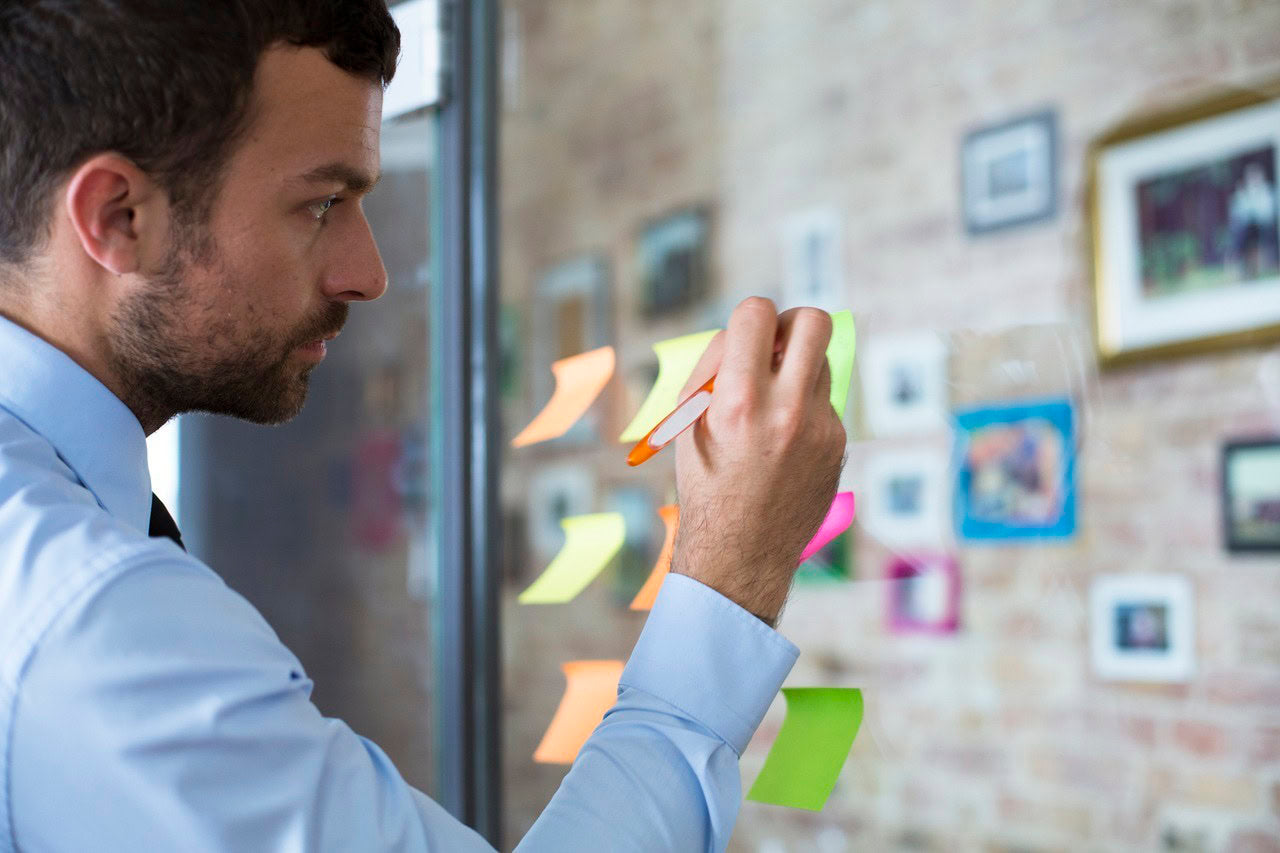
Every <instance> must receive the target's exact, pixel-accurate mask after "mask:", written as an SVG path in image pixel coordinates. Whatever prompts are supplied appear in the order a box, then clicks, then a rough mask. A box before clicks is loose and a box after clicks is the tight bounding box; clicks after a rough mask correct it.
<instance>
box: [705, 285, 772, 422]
mask: <svg viewBox="0 0 1280 853" xmlns="http://www.w3.org/2000/svg"><path fill="white" fill-rule="evenodd" d="M777 334H778V312H777V309H776V308H775V307H774V305H773V302H771V301H770V300H768V299H764V298H763V297H760V296H751V297H748V298H747V299H744V300H743V301H742V302H741V303H739V304H738V307H737V308H735V309H733V314H731V315H730V316H729V328H728V331H727V332H726V334H725V338H724V358H723V360H722V361H721V363H720V375H719V378H717V379H716V390H717V391H729V392H730V393H732V394H738V393H745V394H746V395H748V396H750V397H752V398H757V399H758V398H760V397H761V396H762V395H763V394H764V392H765V390H766V388H767V385H768V382H769V380H770V379H771V378H772V375H773V345H774V341H775V340H777ZM704 381H705V380H704ZM694 387H695V388H696V387H697V386H696V385H695V386H694Z"/></svg>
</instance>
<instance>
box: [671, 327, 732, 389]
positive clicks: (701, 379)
mask: <svg viewBox="0 0 1280 853" xmlns="http://www.w3.org/2000/svg"><path fill="white" fill-rule="evenodd" d="M723 360H724V332H717V333H716V334H715V337H713V338H712V339H711V343H709V344H707V348H706V349H705V350H703V351H702V357H701V358H699V359H698V363H697V364H695V365H694V367H693V372H692V373H690V374H689V380H688V381H687V382H685V383H684V388H683V389H682V390H681V391H680V399H681V400H684V399H685V398H686V397H688V396H689V395H690V394H692V393H693V392H694V391H696V390H697V389H699V388H701V387H702V386H703V385H704V384H706V381H707V380H708V379H710V378H711V377H712V376H715V375H716V373H717V372H719V370H720V363H721V362H722V361H723Z"/></svg>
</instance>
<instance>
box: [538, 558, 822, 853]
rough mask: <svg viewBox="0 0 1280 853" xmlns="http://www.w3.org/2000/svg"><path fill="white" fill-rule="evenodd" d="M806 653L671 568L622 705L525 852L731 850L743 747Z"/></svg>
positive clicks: (632, 663) (628, 672)
mask: <svg viewBox="0 0 1280 853" xmlns="http://www.w3.org/2000/svg"><path fill="white" fill-rule="evenodd" d="M798 654H799V653H798V651H797V649H796V647H795V646H794V645H792V644H791V643H789V642H788V641H787V640H785V639H784V638H783V637H782V635H780V634H778V633H777V632H776V631H774V630H772V629H771V628H769V627H768V626H767V625H765V624H764V623H763V622H761V621H760V620H759V619H757V618H756V617H755V616H753V615H751V614H750V613H748V612H747V611H745V610H743V609H742V608H741V607H738V606H737V605H736V604H734V603H733V602H731V601H729V600H728V599H727V598H725V597H724V596H722V595H720V594H719V593H717V592H715V591H714V590H712V589H710V588H709V587H707V586H705V585H703V584H701V583H698V582H697V581H695V580H693V579H691V578H689V577H686V576H684V575H678V574H670V575H668V576H667V579H666V580H665V581H664V582H663V586H662V589H661V591H660V592H659V594H658V599H657V601H656V602H655V603H654V607H653V610H652V612H651V613H650V614H649V619H648V621H647V622H646V623H645V627H644V630H643V632H642V633H641V635H640V639H639V641H638V642H637V643H636V647H635V650H634V651H633V652H632V654H631V659H630V660H629V661H628V663H627V666H626V668H625V669H624V670H623V673H622V679H621V681H620V683H619V687H618V693H619V695H618V702H617V704H616V705H614V707H613V708H612V709H611V710H610V711H609V712H608V713H607V714H606V715H605V717H604V720H603V721H602V722H601V723H600V725H599V727H598V728H597V729H596V730H595V732H594V733H593V734H592V735H591V737H590V739H589V740H588V741H587V742H586V744H585V745H584V746H583V748H582V750H581V752H579V754H578V758H577V760H576V761H575V762H574V764H573V767H572V768H571V769H570V770H569V773H568V775H567V776H566V777H565V779H564V781H563V782H562V783H561V785H560V788H559V790H558V791H557V792H556V794H555V796H554V797H553V798H552V800H551V803H550V805H548V806H547V809H546V811H544V812H543V813H542V816H541V817H539V819H538V820H537V822H535V823H534V825H533V828H532V829H531V830H530V831H529V834H528V835H526V836H525V838H524V840H523V841H522V842H521V843H520V845H519V847H518V848H517V850H519V851H522V853H544V851H577V850H583V851H587V850H591V851H600V850H609V851H614V850H617V851H631V850H634V851H651V850H681V851H683V850H689V851H695V850H696V851H703V850H706V851H717V850H723V849H724V848H725V847H726V846H727V845H728V842H729V836H730V834H731V833H732V831H733V824H734V821H735V820H736V818H737V814H738V807H739V805H740V803H741V799H742V791H741V781H740V777H739V773H738V757H739V755H740V754H741V753H742V750H743V749H744V748H745V747H746V745H747V741H748V740H750V739H751V735H752V734H753V733H754V732H755V730H756V727H757V726H759V724H760V721H761V719H763V717H764V714H765V711H766V710H768V707H769V703H770V702H771V701H772V700H773V697H774V696H775V695H776V694H777V692H778V689H779V688H780V687H781V686H782V682H783V681H784V680H785V678H786V676H787V673H789V672H790V671H791V667H792V665H793V664H794V663H795V660H796V657H797V656H798Z"/></svg>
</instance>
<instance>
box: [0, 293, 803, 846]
mask: <svg viewBox="0 0 1280 853" xmlns="http://www.w3.org/2000/svg"><path fill="white" fill-rule="evenodd" d="M150 508H151V480H150V474H149V473H148V470H147V457H146V442H145V436H144V435H143V431H142V428H141V426H140V425H139V423H138V421H137V419H136V418H135V417H134V416H133V414H132V413H131V412H130V411H129V409H128V408H127V407H126V406H124V405H123V404H122V403H121V402H120V400H119V399H117V398H116V397H115V396H114V395H113V394H112V393H111V392H110V391H108V390H107V388H106V387H105V386H104V385H102V384H101V383H100V382H98V381H97V380H96V379H95V378H93V376H91V375H90V374H89V373H88V372H86V371H85V370H83V369H82V368H81V367H79V366H78V365H77V364H76V363H75V362H74V361H72V360H71V359H70V358H69V357H68V356H66V355H65V354H64V353H62V352H61V351H60V350H58V349H56V348H54V347H52V346H50V345H49V344H48V343H46V342H45V341H43V340H42V339H40V338H38V337H36V336H35V335H32V334H30V333H29V332H27V331H26V330H24V329H22V328H21V327H19V326H17V325H16V324H14V323H11V322H9V321H8V320H6V319H4V318H3V317H0V851H3V853H8V851H33V852H34V851H76V853H82V851H103V852H104V853H105V851H130V853H137V851H164V850H181V851H191V853H200V851H237V853H239V851H257V850H271V851H276V850H287V851H294V850H296V851H304V850H305V851H312V850H322V851H330V850H332V851H344V853H345V851H375V850H397V851H426V850H432V851H449V853H455V852H456V851H464V853H465V851H472V850H489V849H490V848H489V846H488V845H487V844H486V843H485V842H484V841H483V840H482V839H481V838H480V837H479V836H478V835H476V834H475V833H474V832H472V831H471V830H470V829H468V828H467V827H465V826H464V825H462V824H461V823H459V822H457V821H456V820H454V819H453V818H452V817H451V816H450V815H449V814H448V813H447V812H445V810H444V809H443V808H441V807H440V806H439V805H437V804H436V803H434V802H433V801H432V800H430V799H429V798H428V797H427V796H426V795H424V794H423V793H422V792H420V791H418V790H416V789H414V788H412V787H410V786H409V785H408V784H407V783H406V782H405V781H404V780H403V778H401V776H400V774H399V773H398V772H397V771H396V769H395V767H394V766H393V765H392V763H391V761H390V760H389V759H388V758H387V756H386V754H385V753H383V752H382V750H380V749H379V748H378V747H377V746H376V745H374V744H373V743H372V742H370V741H368V740H366V739H365V738H363V737H360V736H359V735H357V734H356V733H355V732H353V731H352V730H351V729H350V728H349V727H348V726H347V725H346V724H345V723H343V722H342V721H341V720H335V719H330V718H326V717H323V716H321V714H320V712H319V711H318V710H317V709H316V707H315V705H313V704H312V703H311V699H310V696H311V686H312V683H311V681H310V680H309V679H308V678H307V677H306V674H305V673H304V672H303V669H302V665H301V664H300V663H299V662H298V659H297V658H296V657H295V656H294V655H293V654H292V653H291V652H290V651H289V650H288V649H287V648H285V647H284V646H283V645H282V644H281V643H280V641H279V639H278V638H277V637H276V635H275V633H274V632H273V631H272V630H271V628H270V626H268V625H267V623H266V622H265V621H264V620H263V618H262V616H261V615H260V614H259V613H258V612H257V611H256V610H255V609H254V608H253V607H252V606H251V605H250V604H249V603H248V602H247V601H246V600H245V599H244V598H242V597H241V596H239V595H238V594H236V593H235V592H233V591H232V590H231V589H229V588H228V587H227V586H226V585H225V584H224V583H223V581H222V579H221V578H219V577H218V575H217V574H215V573H214V572H213V571H212V570H211V569H209V568H208V567H207V566H205V565H204V564H203V563H201V562H200V561H199V560H197V559H195V558H194V557H192V556H190V555H188V554H186V553H185V552H183V551H182V550H181V549H180V548H179V547H178V546H177V545H176V544H174V543H173V542H171V541H170V540H168V539H161V538H156V539H152V538H149V537H148V536H147V529H148V520H149V514H150ZM796 654H797V652H796V649H795V647H794V646H793V645H791V644H790V643H789V642H787V641H786V640H785V639H783V638H782V637H781V636H780V635H779V634H777V633H775V632H774V631H772V630H770V629H769V628H768V627H767V626H766V625H764V624H763V623H762V622H760V621H759V620H757V619H756V618H755V617H753V616H751V615H750V614H748V613H747V612H746V611H744V610H742V609H741V608H739V607H738V606H736V605H735V604H733V603H732V602H730V601H729V600H728V599H726V598H724V597H722V596H720V595H719V594H718V593H716V592H714V591H712V590H711V589H709V588H708V587H706V586H703V585H702V584H699V583H697V582H696V581H693V580H691V579H689V578H687V577H683V576H678V575H671V576H669V577H668V578H667V580H666V582H665V584H664V585H663V587H662V591H661V593H660V594H659V596H658V600H657V603H656V604H655V606H654V608H653V611H652V613H651V614H650V616H649V619H648V622H647V624H646V625H645V628H644V631H643V632H642V634H641V637H640V639H639V641H638V642H637V643H636V647H635V650H634V651H633V653H632V655H631V659H630V661H629V662H628V664H627V666H626V669H625V670H624V672H623V675H622V681H621V685H620V687H619V692H618V702H617V704H616V705H615V706H614V707H613V709H612V710H611V711H609V713H608V714H607V715H606V717H605V719H604V721H603V722H602V723H601V724H600V726H599V728H597V729H596V731H595V733H594V734H593V735H592V736H591V739H590V740H589V741H588V742H587V744H586V746H585V747H584V748H583V749H582V752H581V754H580V755H579V756H578V760H577V761H576V762H575V764H574V765H573V767H572V769H570V771H569V773H568V774H567V775H566V777H565V779H564V782H563V783H562V784H561V786H560V789H559V790H558V791H557V792H556V794H555V796H554V797H553V798H552V800H551V803H550V804H549V805H548V806H547V809H546V811H545V812H543V814H542V816H541V817H540V818H539V819H538V821H537V822H536V823H535V824H534V826H533V828H532V829H531V830H530V832H529V834H528V835H527V836H526V837H525V838H524V840H523V841H522V842H521V843H520V846H519V849H520V850H528V851H553V850H554V851H571V850H591V851H604V850H636V851H655V850H720V849H723V848H724V847H725V845H726V844H727V842H728V839H729V835H730V833H731V831H732V829H733V823H734V819H735V818H736V816H737V812H738V806H739V802H740V799H741V790H740V783H739V775H738V756H739V754H740V753H741V752H742V749H743V748H744V747H745V746H746V743H747V741H748V739H749V738H750V737H751V734H752V732H753V731H755V728H756V726H757V725H758V724H759V722H760V720H761V718H762V717H763V715H764V712H765V709H766V708H767V707H768V705H769V703H770V701H771V700H772V698H773V696H774V694H775V693H776V692H777V690H778V688H779V687H780V686H781V684H782V681H783V679H784V678H785V677H786V675H787V673H788V672H789V670H790V669H791V666H792V664H793V663H794V662H795V658H796Z"/></svg>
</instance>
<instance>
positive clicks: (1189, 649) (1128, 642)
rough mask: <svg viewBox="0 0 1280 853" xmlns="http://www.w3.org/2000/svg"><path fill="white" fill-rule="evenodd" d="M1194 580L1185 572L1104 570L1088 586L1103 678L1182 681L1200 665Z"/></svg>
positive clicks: (1095, 650)
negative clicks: (1197, 662) (1114, 572)
mask: <svg viewBox="0 0 1280 853" xmlns="http://www.w3.org/2000/svg"><path fill="white" fill-rule="evenodd" d="M1192 598H1193V596H1192V591H1191V582H1190V581H1189V580H1187V578H1186V577H1184V576H1182V575H1102V576H1099V577H1097V578H1095V579H1094V581H1093V586H1092V587H1091V588H1090V590H1089V619H1090V630H1089V635H1090V637H1089V644H1090V648H1091V652H1092V657H1093V668H1094V671H1095V672H1096V673H1097V674H1098V677H1099V678H1105V679H1109V680H1114V681H1146V682H1172V683H1176V682H1182V681H1186V680H1187V679H1189V678H1190V677H1191V674H1192V672H1193V671H1194V669H1195V624H1194V618H1193V617H1194V614H1193V613H1192Z"/></svg>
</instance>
